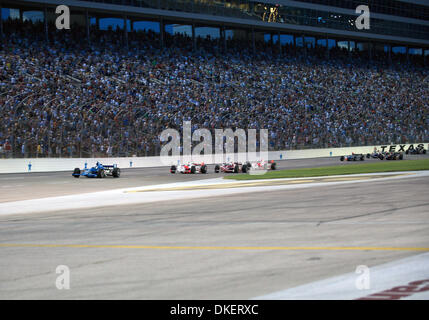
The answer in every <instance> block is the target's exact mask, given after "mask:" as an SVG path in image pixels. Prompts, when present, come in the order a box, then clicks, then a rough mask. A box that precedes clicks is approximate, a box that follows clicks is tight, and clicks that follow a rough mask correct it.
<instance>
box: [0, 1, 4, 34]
mask: <svg viewBox="0 0 429 320" xmlns="http://www.w3.org/2000/svg"><path fill="white" fill-rule="evenodd" d="M2 11H3V7H2V6H1V5H0V38H3V15H2Z"/></svg>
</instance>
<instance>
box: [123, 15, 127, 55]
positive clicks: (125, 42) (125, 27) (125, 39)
mask: <svg viewBox="0 0 429 320" xmlns="http://www.w3.org/2000/svg"><path fill="white" fill-rule="evenodd" d="M123 19H124V44H125V48H127V50H128V23H127V16H124V17H123Z"/></svg>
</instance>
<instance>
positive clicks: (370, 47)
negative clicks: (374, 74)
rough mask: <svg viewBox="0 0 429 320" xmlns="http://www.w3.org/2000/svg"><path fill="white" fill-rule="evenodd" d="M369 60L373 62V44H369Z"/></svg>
mask: <svg viewBox="0 0 429 320" xmlns="http://www.w3.org/2000/svg"><path fill="white" fill-rule="evenodd" d="M368 58H369V61H371V60H372V42H368Z"/></svg>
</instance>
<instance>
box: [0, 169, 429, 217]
mask: <svg viewBox="0 0 429 320" xmlns="http://www.w3.org/2000/svg"><path fill="white" fill-rule="evenodd" d="M404 173H406V174H407V175H403V176H397V175H398V174H399V172H395V173H377V174H374V175H383V176H386V178H377V179H375V180H357V181H337V182H318V183H300V184H292V185H290V184H289V185H272V186H252V187H237V188H222V187H221V185H225V186H227V185H229V184H234V183H238V182H239V183H244V184H248V183H249V184H251V183H254V182H255V180H251V181H235V180H224V179H222V178H216V179H209V180H197V181H191V182H178V183H169V184H161V185H151V186H144V187H138V188H126V189H115V190H108V191H101V192H93V193H86V194H77V195H68V196H59V197H50V198H41V199H32V200H23V201H12V202H4V203H0V215H3V216H5V215H10V214H29V213H36V212H56V211H63V210H76V209H90V208H96V207H105V206H117V205H130V204H141V203H150V202H157V201H165V200H184V199H194V198H201V197H209V196H210V197H211V196H225V195H232V194H239V193H247V192H264V191H273V190H287V189H299V188H309V187H323V186H332V185H342V184H350V183H363V182H366V183H368V182H375V181H387V180H398V179H407V178H416V177H423V176H429V171H417V172H404ZM392 174H394V175H396V176H394V177H391V176H390V175H392ZM363 175H371V174H361V175H348V176H347V177H352V176H363ZM320 178H323V177H316V178H313V179H320ZM329 178H334V176H330V177H329ZM299 179H300V178H294V179H273V180H275V181H279V180H285V181H288V180H299ZM301 179H304V180H307V179H312V178H301ZM258 181H261V180H258ZM266 181H269V180H266ZM207 185H216V186H218V187H217V188H216V189H206V190H171V191H165V190H163V191H147V192H142V191H145V190H153V189H156V188H163V189H165V188H174V187H184V186H195V187H197V186H207ZM136 191H139V192H136Z"/></svg>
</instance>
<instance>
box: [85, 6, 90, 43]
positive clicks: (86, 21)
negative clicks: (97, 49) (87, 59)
mask: <svg viewBox="0 0 429 320" xmlns="http://www.w3.org/2000/svg"><path fill="white" fill-rule="evenodd" d="M89 25H90V21H89V14H88V10H85V26H86V39H87V40H88V45H90V44H91V37H90V33H89Z"/></svg>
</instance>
